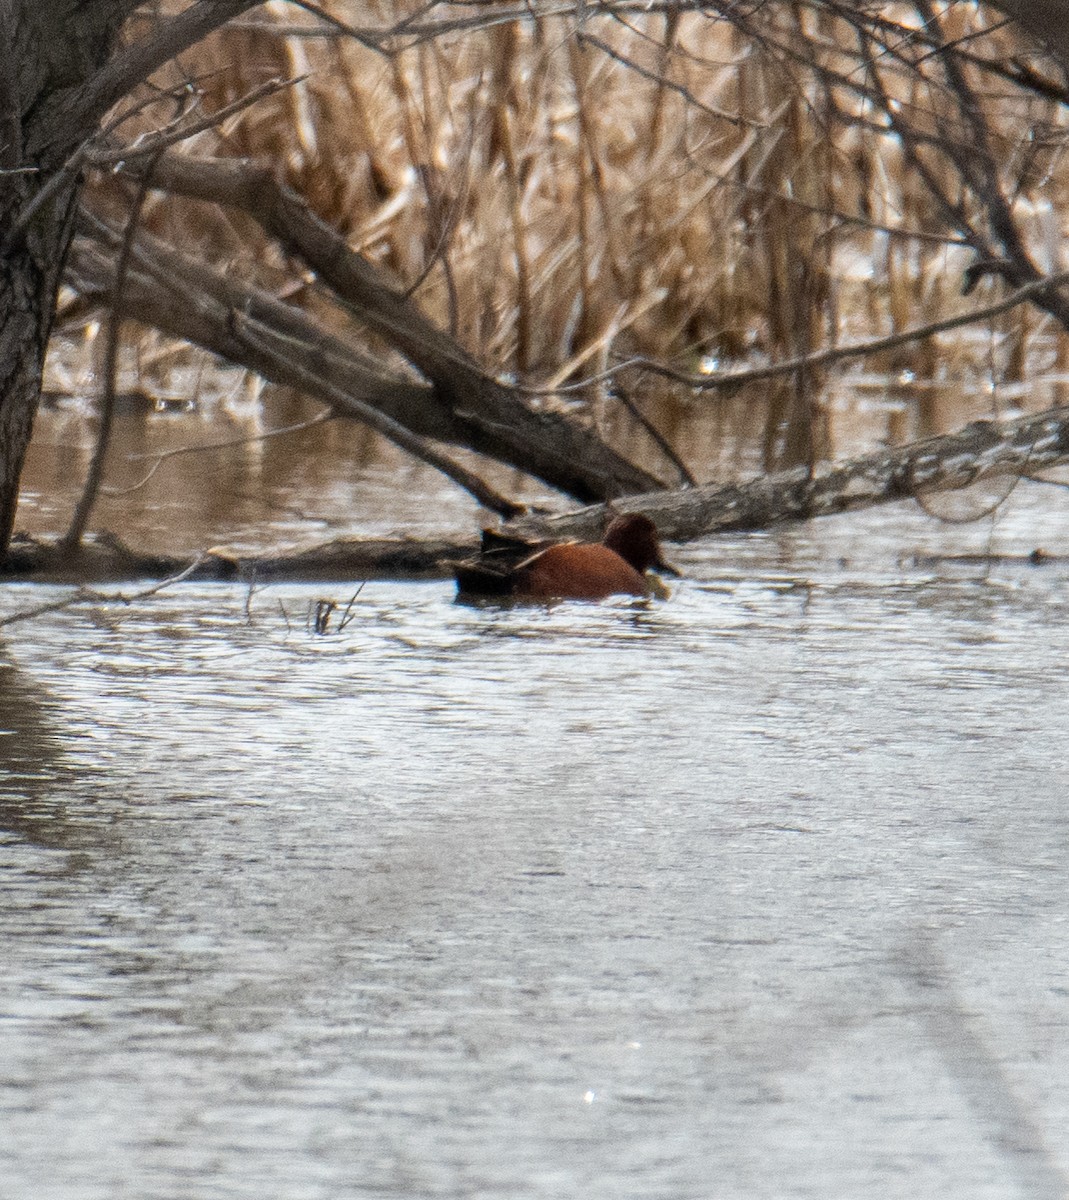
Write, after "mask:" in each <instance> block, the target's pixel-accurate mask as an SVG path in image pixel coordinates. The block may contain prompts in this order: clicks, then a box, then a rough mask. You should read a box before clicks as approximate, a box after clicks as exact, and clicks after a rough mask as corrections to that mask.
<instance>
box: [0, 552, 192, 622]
mask: <svg viewBox="0 0 1069 1200" xmlns="http://www.w3.org/2000/svg"><path fill="white" fill-rule="evenodd" d="M205 558H206V555H203V554H198V555H197V557H196V558H195V559H193V561H192V562H191V563H190V564H189V566H187V567H185V568H184V569H183V570H181V571H179V572H178V574H177V575H171V576H170V577H169V578H167V579H161V580H160V582H159V583H154V584H153V585H152V587H148V588H145V589H144V591H141V592H135V593H134V594H133V595H132V596H127V595H125V594H124V593H123V592H110V593H109V592H98V591H97V590H96V589H95V588H90V587H85V586H82V587H79V588H77V589H76V590H75V592H74V594H73V595H71V596H68V597H67V598H66V599H65V600H53V601H52V602H51V603H49V604H39V605H37V607H36V608H24V609H23V610H22V611H21V612H17V613H11V614H10V616H7V617H0V626H4V625H14V624H16V622H19V621H28V620H30V619H31V618H32V617H41V616H45V615H46V614H48V613H53V612H62V611H63V610H64V609H67V608H73V607H74V606H75V605H76V604H122V605H126V606H129V605H131V604H136V603H137V602H138V601H139V600H145V599H147V598H148V597H149V596H154V595H155V594H156V593H157V592H162V591H163V589H164V588H168V587H171V586H172V585H173V584H176V583H181V582H182V581H183V580H185V579H188V578H189V577H190V575H192V574H193V572H194V571H196V570H197V568H198V567H199V566H200V565H201V564H202V563H203V562H204V560H205Z"/></svg>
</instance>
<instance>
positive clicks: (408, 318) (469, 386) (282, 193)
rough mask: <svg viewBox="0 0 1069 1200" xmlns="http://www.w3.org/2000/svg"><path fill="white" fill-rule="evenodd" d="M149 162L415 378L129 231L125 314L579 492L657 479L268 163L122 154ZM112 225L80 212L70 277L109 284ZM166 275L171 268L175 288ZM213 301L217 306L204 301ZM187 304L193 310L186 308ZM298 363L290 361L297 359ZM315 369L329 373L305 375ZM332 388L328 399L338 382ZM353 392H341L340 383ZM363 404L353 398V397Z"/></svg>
mask: <svg viewBox="0 0 1069 1200" xmlns="http://www.w3.org/2000/svg"><path fill="white" fill-rule="evenodd" d="M148 170H151V186H152V187H160V188H163V189H164V190H167V191H171V192H174V193H177V194H182V195H185V196H189V197H193V198H195V199H199V200H206V201H210V202H214V203H218V204H220V205H223V206H226V207H230V208H236V209H240V210H241V211H242V212H245V213H247V214H248V215H249V216H251V217H252V218H253V219H254V220H256V221H257V222H258V223H259V224H260V225H261V226H262V227H263V229H264V230H265V232H266V233H268V234H269V235H270V236H271V237H273V238H274V239H275V240H276V241H277V242H278V243H279V245H280V246H281V247H282V249H283V250H285V251H286V253H288V254H290V255H292V256H294V257H295V258H298V259H300V260H301V261H303V262H304V263H305V264H306V265H307V266H308V267H310V268H311V269H312V270H313V271H314V272H315V273H316V275H317V277H318V278H319V280H320V282H321V283H322V284H324V285H325V286H326V287H328V288H329V289H330V290H331V291H332V292H333V293H334V295H335V296H336V297H337V299H338V300H339V302H340V303H341V305H342V307H343V309H344V310H345V312H346V313H348V315H349V316H351V317H353V318H355V319H356V320H357V321H358V322H359V323H360V324H362V325H363V326H365V327H366V328H368V329H369V330H371V331H372V332H374V333H375V334H377V335H378V336H379V337H381V338H383V339H384V340H385V341H386V342H387V343H388V344H389V345H390V346H391V347H392V348H393V349H394V350H395V351H397V352H398V353H399V354H400V355H401V356H402V357H403V358H404V359H405V360H406V361H407V362H408V363H409V364H411V366H412V367H414V368H415V370H416V371H418V372H419V374H420V376H421V378H420V379H418V380H413V379H411V378H405V377H404V376H400V375H399V374H398V373H396V372H391V371H389V369H388V368H386V367H384V366H383V365H381V364H379V363H376V362H375V361H374V360H372V359H371V358H370V357H368V356H367V355H363V354H361V353H360V352H359V351H357V350H354V349H353V348H352V347H347V346H346V345H345V344H344V343H342V342H341V340H340V339H338V338H332V337H330V336H329V335H327V334H325V333H324V331H323V330H322V328H321V327H319V326H317V325H316V324H315V323H314V322H312V321H310V320H309V319H308V318H307V317H305V316H304V314H302V313H301V312H300V310H298V309H296V308H293V307H292V306H290V305H287V304H284V303H282V302H280V301H278V300H276V299H274V298H273V297H269V296H267V295H265V294H264V293H262V292H258V291H257V290H256V289H254V288H250V287H243V286H241V285H239V284H235V283H234V282H233V281H232V280H231V279H228V278H227V277H226V276H225V275H224V274H223V273H221V272H213V271H211V270H209V269H207V268H205V267H203V266H200V265H199V264H198V263H196V262H195V261H194V260H192V259H190V258H188V257H186V256H185V255H182V254H181V253H180V252H178V251H176V250H174V249H172V248H170V247H167V246H166V245H165V244H164V243H162V242H160V241H159V240H158V239H155V238H151V237H150V236H149V235H147V234H145V233H143V232H139V233H138V235H137V237H136V238H135V239H134V243H133V245H134V251H133V255H132V258H133V262H134V265H133V267H132V269H131V270H130V271H129V273H128V277H127V283H126V286H125V288H124V289H123V291H124V293H125V295H123V296H121V297H120V305H121V307H122V309H123V312H124V315H127V316H129V317H131V318H133V319H137V320H141V321H143V322H146V323H149V324H152V325H155V326H156V327H157V328H159V329H161V330H162V331H163V332H165V333H169V334H172V335H175V336H179V337H183V338H186V339H188V340H190V341H193V342H196V343H197V344H198V345H201V346H204V347H206V348H207V349H210V350H212V351H213V352H215V353H218V354H222V355H225V356H226V357H227V358H229V359H230V360H231V361H233V362H236V363H239V364H243V365H246V366H249V367H250V368H251V369H252V370H255V371H257V372H258V373H261V374H264V375H265V376H266V377H267V378H269V379H272V380H275V381H277V382H281V383H287V384H290V385H292V386H296V387H299V388H301V389H302V390H303V391H306V392H311V394H313V395H315V396H316V397H317V398H318V399H321V400H323V402H324V403H327V404H330V405H331V406H333V407H337V408H339V410H340V411H343V412H345V415H347V416H356V417H357V418H358V419H361V420H365V419H366V416H367V413H366V406H368V405H370V406H372V407H375V408H380V409H381V410H382V411H383V413H384V414H385V415H386V416H388V417H389V418H390V419H391V420H393V421H396V422H398V423H399V424H400V425H403V426H404V427H405V428H407V429H409V430H411V431H412V432H414V433H416V434H418V435H419V436H423V437H433V438H437V439H439V440H442V441H446V442H449V443H451V444H453V445H458V446H463V447H465V448H466V449H470V450H475V451H476V452H478V453H480V454H485V455H487V456H488V457H491V458H494V459H496V460H497V461H499V462H503V463H506V464H508V465H510V466H514V467H517V468H519V469H520V470H522V471H525V472H526V473H528V474H530V475H533V476H535V477H537V478H539V479H541V480H542V481H543V482H545V483H548V484H549V485H550V486H551V487H553V488H556V489H557V490H559V491H561V492H564V493H565V494H566V495H569V496H571V497H573V498H574V499H577V500H603V499H608V498H611V497H613V496H622V495H627V494H630V493H632V492H643V491H648V490H651V489H654V488H656V487H658V486H659V481H658V480H657V479H656V478H655V477H654V476H652V475H650V474H649V473H648V472H647V471H644V470H642V469H641V468H639V467H637V466H635V465H634V464H633V463H630V462H629V461H628V460H627V459H625V458H624V457H623V456H622V455H620V454H618V453H617V452H616V451H615V450H613V449H612V448H611V447H610V446H608V445H607V444H606V443H605V442H603V441H602V440H601V438H600V437H598V435H597V433H596V432H595V431H594V430H593V429H591V428H589V427H587V426H585V425H583V424H580V423H579V422H577V421H574V420H571V419H569V418H568V417H566V416H564V415H563V414H562V413H559V412H556V411H553V410H552V409H545V408H543V409H538V408H535V407H532V405H531V404H530V403H529V401H528V400H527V399H526V398H524V397H523V396H522V395H521V393H519V392H518V391H517V390H516V389H513V388H510V387H507V386H506V385H504V384H502V383H499V382H498V381H497V380H495V379H493V378H492V377H491V376H490V375H488V374H487V373H486V372H485V371H484V370H483V369H482V368H481V367H480V366H479V364H478V363H476V361H475V360H474V359H473V358H472V357H471V356H470V355H469V354H468V353H467V352H466V351H465V350H464V349H463V348H462V347H461V346H460V345H459V344H458V343H457V342H456V340H455V339H454V338H452V337H451V336H450V335H449V334H448V333H446V332H444V331H443V330H440V329H438V327H437V326H435V325H434V324H433V323H432V322H431V321H429V320H428V319H427V318H426V317H425V316H424V315H423V314H422V313H421V312H420V311H419V309H418V308H417V307H416V305H415V303H414V302H413V301H412V300H411V298H410V297H409V296H408V295H407V294H406V293H405V292H404V291H402V290H400V289H398V288H396V287H393V286H391V285H390V284H389V283H388V282H387V281H386V280H385V279H384V278H383V277H382V275H381V274H380V272H378V271H377V270H376V268H375V267H373V266H372V265H371V264H370V263H368V262H367V261H366V260H365V259H363V258H362V257H361V256H360V255H358V254H356V253H354V252H353V251H352V250H351V249H350V248H349V246H348V245H347V244H346V242H345V239H344V238H343V237H342V236H341V235H340V234H339V233H338V232H337V231H336V230H334V229H332V228H331V227H330V226H328V225H327V224H326V223H325V222H323V221H321V220H320V219H319V218H318V217H316V216H315V214H313V213H312V212H311V211H310V210H309V209H308V207H307V206H306V205H305V204H304V202H303V201H302V200H301V198H300V197H299V196H298V195H297V194H296V193H295V192H293V191H291V190H290V189H288V188H286V187H285V186H284V185H282V184H280V183H279V182H278V181H277V179H276V177H275V173H274V171H273V170H272V169H270V168H267V167H262V166H258V165H256V164H253V163H248V162H244V161H240V160H232V159H219V160H195V159H189V158H182V157H178V156H171V155H164V156H163V157H162V158H161V159H160V160H159V161H158V162H156V163H153V164H145V163H142V162H140V161H139V162H138V163H137V164H136V165H132V166H130V167H129V172H130V173H131V174H133V175H135V177H137V178H142V177H143V173H144V172H146V171H148ZM90 239H96V240H97V241H98V242H103V243H105V244H110V249H112V250H113V249H114V248H115V246H116V245H117V244H118V241H119V235H118V234H117V233H115V232H114V231H111V232H110V234H109V232H108V231H107V229H106V228H102V226H101V223H100V222H99V221H96V220H95V219H92V218H91V217H89V216H87V217H86V218H85V219H83V221H82V223H81V226H80V233H79V238H78V239H77V240H76V242H75V245H74V250H73V254H72V257H71V264H70V267H69V271H68V278H69V279H70V281H71V282H72V283H73V284H74V286H75V287H76V288H78V290H80V291H83V292H84V293H86V294H89V295H94V296H96V297H98V298H100V299H108V300H110V298H111V290H112V289H111V281H112V273H113V267H112V265H111V261H110V260H111V258H112V257H113V255H111V254H108V253H101V252H100V249H99V247H97V248H96V249H95V252H94V247H93V246H92V245H91V244H87V243H88V242H89V241H90ZM172 281H178V283H179V286H178V288H177V289H176V288H175V287H174V286H173V285H172ZM213 306H214V307H213ZM191 308H192V309H194V310H195V311H193V312H191V311H189V310H190V309H191ZM298 368H299V370H298ZM324 370H325V371H326V372H327V374H328V378H327V379H325V380H323V383H322V386H320V387H319V388H318V389H317V387H316V384H317V378H319V377H321V376H322V375H323V373H324ZM339 392H340V393H341V396H342V400H339V395H338V393H339ZM345 396H348V397H349V398H350V400H351V401H354V402H356V403H350V404H349V405H348V406H346V405H345V403H344V397H345ZM359 405H363V406H365V407H364V411H355V409H356V408H357V407H358V406H359Z"/></svg>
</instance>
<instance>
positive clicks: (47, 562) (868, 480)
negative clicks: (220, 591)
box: [4, 408, 1069, 582]
mask: <svg viewBox="0 0 1069 1200" xmlns="http://www.w3.org/2000/svg"><path fill="white" fill-rule="evenodd" d="M1065 462H1069V409H1064V408H1056V409H1050V410H1048V411H1047V412H1043V413H1039V414H1036V415H1034V416H1027V417H1021V418H1019V419H1018V420H1016V421H1008V422H1004V423H999V422H996V421H976V422H974V423H973V424H972V425H969V426H967V427H966V428H965V429H962V430H960V431H959V432H958V433H953V434H947V435H945V436H942V437H933V438H928V439H926V440H924V441H920V442H913V443H911V444H910V445H908V446H902V447H898V448H896V449H890V450H884V451H881V452H879V453H878V454H870V455H868V456H866V457H864V458H858V459H853V460H851V461H849V462H845V463H840V464H838V465H837V466H834V467H831V468H829V469H828V470H827V471H825V472H824V473H822V474H819V475H816V476H810V475H809V473H808V472H807V471H805V470H804V469H802V468H799V469H796V470H793V471H785V472H781V473H779V474H776V475H767V476H763V477H761V478H759V479H752V480H749V481H747V482H746V483H740V484H732V485H730V486H728V487H723V486H718V485H712V484H710V485H706V486H703V487H695V488H687V489H683V490H680V491H675V492H653V493H649V494H647V495H643V496H630V497H628V499H627V501H626V502H622V503H619V504H617V505H614V506H613V507H614V509H616V510H617V511H628V512H643V513H646V514H647V515H648V516H650V517H652V518H653V520H654V521H656V523H657V525H658V527H659V529H660V530H661V533H662V535H663V536H664V537H665V538H666V539H667V540H669V541H677V542H682V541H692V540H694V539H696V538H699V537H703V536H707V535H710V534H714V533H717V532H727V531H729V530H730V531H737V530H758V529H767V528H769V527H771V526H775V525H781V524H784V523H787V522H790V521H800V520H808V519H809V518H811V517H819V516H828V515H831V514H833V513H843V512H850V511H853V510H856V509H861V508H870V507H872V506H873V505H876V504H887V503H890V502H892V501H896V500H898V501H901V500H909V499H918V498H923V497H924V496H926V495H931V494H934V493H936V492H945V491H951V490H954V489H958V488H963V487H967V486H968V485H969V484H972V483H976V482H978V481H980V480H984V479H993V478H997V477H1000V476H1003V477H1004V476H1013V475H1018V476H1029V475H1032V474H1034V473H1035V472H1037V471H1040V470H1043V469H1046V468H1050V467H1053V466H1057V465H1058V464H1060V463H1065ZM605 518H606V506H604V505H594V506H591V507H589V508H584V509H580V510H578V511H574V512H570V513H565V514H563V515H561V516H556V517H549V518H542V519H537V520H536V519H534V518H524V519H523V520H521V521H516V522H512V523H511V524H510V525H509V526H508V528H509V529H510V530H512V531H515V532H517V533H519V534H523V535H528V534H530V535H536V536H548V537H555V538H561V539H567V538H597V537H599V536H600V534H601V531H602V529H603V527H604V523H605ZM475 545H476V540H475V537H474V536H473V537H472V538H471V539H470V540H460V541H455V542H454V541H447V540H418V539H411V540H409V539H403V538H401V539H394V540H389V539H387V540H383V539H367V540H363V539H358V540H340V541H333V542H329V543H326V544H323V545H317V546H313V547H310V548H307V549H303V550H299V551H292V552H288V553H277V554H272V555H265V556H256V557H245V558H240V557H236V556H233V555H230V554H228V553H226V552H225V551H220V550H216V551H209V552H206V553H205V554H204V555H202V556H200V559H199V561H198V562H197V563H196V565H195V566H194V567H193V569H192V570H191V571H190V575H191V577H192V578H197V579H242V580H247V581H253V580H261V581H268V580H284V579H288V580H294V579H302V580H315V579H375V578H378V579H381V578H398V579H413V578H440V577H442V576H445V575H447V574H449V572H450V569H451V567H450V564H451V563H452V562H453V561H455V560H456V559H460V558H464V557H466V556H467V555H469V554H471V553H472V552H473V550H474V549H475ZM1045 557H1047V556H1046V555H1043V554H1042V553H1041V552H1038V551H1037V553H1036V555H1034V556H1033V559H1034V561H1040V560H1042V559H1043V558H1045ZM190 565H191V564H190V560H189V559H188V558H184V559H183V558H179V557H175V556H160V555H142V554H138V553H137V552H136V551H134V550H131V549H129V548H127V547H125V546H123V545H122V544H121V543H120V542H118V541H117V539H115V538H112V537H108V536H107V535H104V536H102V537H99V538H96V539H93V540H91V541H90V542H88V543H87V545H86V546H85V547H84V548H83V551H82V554H81V555H80V556H78V557H74V558H72V557H71V556H69V555H64V554H63V553H62V552H61V551H60V550H59V549H58V548H57V545H56V544H55V543H40V542H30V541H26V540H22V541H16V542H15V543H13V545H12V549H11V552H10V553H9V556H8V559H7V561H6V562H5V564H4V571H5V573H6V574H7V576H8V577H9V578H11V577H15V578H33V579H40V580H44V579H47V580H50V581H59V582H88V581H100V580H106V579H107V580H116V579H129V578H138V577H149V578H167V577H170V576H174V575H177V574H179V573H180V572H182V571H183V570H184V569H187V568H189V567H190Z"/></svg>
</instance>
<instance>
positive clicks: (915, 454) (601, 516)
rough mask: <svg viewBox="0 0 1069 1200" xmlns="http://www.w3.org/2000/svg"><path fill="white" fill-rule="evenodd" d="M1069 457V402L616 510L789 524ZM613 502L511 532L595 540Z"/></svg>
mask: <svg viewBox="0 0 1069 1200" xmlns="http://www.w3.org/2000/svg"><path fill="white" fill-rule="evenodd" d="M1067 461H1069V408H1052V409H1048V410H1046V411H1045V412H1041V413H1034V414H1029V415H1027V416H1023V417H1019V418H1018V419H1017V420H1014V421H974V422H973V423H972V424H971V425H967V426H966V427H965V428H964V429H961V430H959V431H958V432H956V433H950V434H943V435H940V436H938V437H931V438H926V439H924V440H923V441H919V442H910V443H909V444H908V445H905V446H896V447H891V448H888V449H884V450H879V451H877V452H875V453H873V454H868V455H865V456H864V457H862V458H856V459H851V460H849V461H847V462H842V463H836V464H832V465H829V466H828V467H827V468H826V469H825V470H823V471H818V472H816V473H812V472H810V471H809V470H808V469H807V468H806V467H796V468H794V469H793V470H790V471H782V472H778V473H776V474H773V475H762V476H760V477H759V478H757V479H750V480H747V481H745V482H743V483H738V484H730V485H728V486H726V487H725V486H724V485H722V484H704V485H702V486H701V487H695V488H685V489H681V490H678V491H672V492H650V493H647V494H645V495H641V496H628V497H627V499H626V500H622V501H619V502H616V503H614V504H613V505H612V511H614V512H641V513H645V514H646V516H648V517H650V518H651V519H652V520H653V521H654V522H655V523H656V525H657V528H658V529H659V530H660V531H661V536H662V537H664V538H667V539H668V540H669V541H682V542H685V541H692V540H693V539H695V538H699V537H704V536H706V535H708V534H712V533H722V532H728V531H745V530H757V529H768V528H771V527H772V526H774V525H781V524H784V523H785V522H788V521H806V520H809V519H810V518H812V517H821V516H829V515H831V514H833V513H843V512H851V511H854V510H856V509H861V508H871V507H873V506H874V505H877V504H889V503H891V502H893V501H896V500H909V499H918V498H922V497H924V496H926V495H930V494H932V493H936V492H943V491H953V490H957V489H960V488H963V487H968V486H969V485H970V484H973V483H976V482H978V481H980V480H983V479H991V478H997V477H1000V476H1007V475H1023V476H1027V475H1031V474H1033V473H1035V472H1037V471H1040V470H1044V469H1047V468H1049V467H1054V466H1057V465H1058V464H1060V463H1064V462H1067ZM605 518H606V506H605V505H602V504H598V505H591V506H589V507H587V508H582V509H578V510H576V511H573V512H568V513H564V514H561V515H559V516H553V517H539V518H535V517H523V518H521V519H520V520H517V521H513V522H511V523H510V524H509V526H508V528H509V529H510V530H511V531H515V532H516V533H518V534H521V535H523V536H527V535H533V536H537V537H553V538H589V537H595V536H597V535H598V534H599V532H600V530H601V529H602V528H603V526H604V523H605Z"/></svg>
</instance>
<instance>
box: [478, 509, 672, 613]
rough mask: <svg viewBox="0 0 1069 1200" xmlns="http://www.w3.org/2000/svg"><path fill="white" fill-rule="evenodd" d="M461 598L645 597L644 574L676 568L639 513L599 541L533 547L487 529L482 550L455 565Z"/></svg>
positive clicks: (647, 591) (648, 589) (653, 528)
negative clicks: (669, 562) (475, 556)
mask: <svg viewBox="0 0 1069 1200" xmlns="http://www.w3.org/2000/svg"><path fill="white" fill-rule="evenodd" d="M455 570H456V577H457V592H458V595H459V596H460V597H461V598H463V599H489V598H497V599H512V600H532V601H546V600H604V599H606V598H607V597H608V596H617V595H624V596H648V595H649V594H650V593H651V590H652V589H651V587H650V583H649V580H648V579H647V577H646V574H645V573H646V572H647V571H650V570H654V571H662V572H664V573H665V574H669V575H676V574H678V572H677V571H676V570H675V569H674V568H673V567H671V566H669V564H668V563H667V562H665V560H664V555H663V554H662V552H661V544H660V540H659V539H658V536H657V527H656V526H655V525H654V524H653V522H652V521H651V520H650V519H649V517H645V516H642V515H641V514H639V513H627V514H625V515H623V516H620V517H617V518H615V520H614V521H613V522H612V524H611V525H610V526H609V528H608V530H607V531H606V534H605V539H604V541H602V542H562V543H559V544H557V545H538V544H537V543H531V542H524V541H521V540H519V539H513V538H503V537H501V536H500V535H498V534H494V533H492V532H490V531H487V533H485V534H484V536H483V552H482V554H480V555H479V556H478V558H475V559H469V560H468V561H467V562H464V563H457V565H456V568H455Z"/></svg>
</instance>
